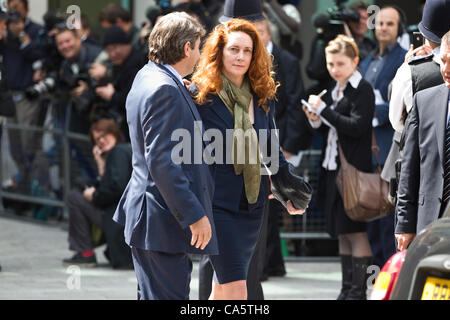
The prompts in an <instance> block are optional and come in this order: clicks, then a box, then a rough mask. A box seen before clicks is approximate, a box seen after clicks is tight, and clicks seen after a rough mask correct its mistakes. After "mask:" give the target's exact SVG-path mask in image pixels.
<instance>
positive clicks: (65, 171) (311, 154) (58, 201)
mask: <svg viewBox="0 0 450 320" xmlns="http://www.w3.org/2000/svg"><path fill="white" fill-rule="evenodd" d="M69 123H70V114H69V115H68V119H66V124H65V125H64V128H50V127H45V126H44V127H26V126H22V125H16V124H8V123H6V124H4V125H3V130H6V131H8V132H10V131H13V130H16V131H19V132H25V131H31V132H34V133H35V134H39V135H42V136H43V135H44V134H48V135H51V136H52V137H54V140H57V141H59V142H60V143H59V144H58V145H59V147H60V150H59V156H58V158H59V160H58V161H57V162H58V163H57V164H56V165H57V166H58V167H59V169H60V170H59V172H60V174H59V176H58V178H59V179H60V182H61V192H60V193H59V196H58V197H56V196H48V195H47V196H45V197H42V196H39V195H35V194H31V193H30V192H29V191H27V190H29V188H28V187H25V188H22V190H25V192H12V191H7V190H6V191H5V190H2V188H0V211H1V210H2V208H1V206H2V202H3V199H10V200H15V201H21V202H27V203H30V204H33V205H37V206H39V205H41V206H51V207H56V208H60V209H61V210H62V214H63V217H68V208H67V197H68V193H69V192H70V190H71V189H72V188H73V186H74V185H75V182H74V180H75V178H77V176H78V175H79V173H77V172H76V170H75V172H74V170H73V169H74V167H75V166H76V162H77V161H76V160H75V159H74V156H73V150H72V149H73V144H74V143H75V144H78V145H80V144H81V145H83V148H84V149H85V150H84V156H85V157H86V158H91V159H90V160H91V161H92V163H95V162H94V160H93V156H92V153H91V144H90V141H89V137H88V136H87V135H82V134H77V133H73V132H70V131H69V130H68V124H69ZM2 157H3V156H2ZM320 158H321V151H320V150H307V151H304V152H303V153H302V158H301V161H300V164H299V166H298V167H297V168H296V171H297V173H298V174H300V175H302V176H303V177H304V178H305V179H306V180H307V181H308V182H309V183H310V184H311V186H312V188H313V190H314V193H313V199H312V201H311V204H310V206H309V209H308V212H307V214H305V215H303V216H289V215H283V217H282V221H280V226H281V232H280V237H281V238H282V239H283V240H284V241H291V240H297V242H298V241H300V243H301V245H303V246H304V245H305V244H306V242H307V241H310V240H313V239H330V236H329V235H328V233H326V232H325V225H326V224H325V216H324V214H323V212H321V210H320V209H319V208H318V205H317V202H316V199H317V186H318V179H319V172H320ZM47 174H49V173H48V172H47ZM3 178H5V177H4V175H3V172H2V166H1V165H0V181H1V182H3V181H4V180H3ZM28 183H29V181H28Z"/></svg>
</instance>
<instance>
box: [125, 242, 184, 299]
mask: <svg viewBox="0 0 450 320" xmlns="http://www.w3.org/2000/svg"><path fill="white" fill-rule="evenodd" d="M131 253H132V256H133V264H134V270H135V272H136V278H137V281H138V292H137V298H138V300H189V291H190V282H191V272H192V261H191V259H190V258H189V256H188V255H187V254H185V253H177V254H172V253H167V252H158V251H149V250H143V249H138V248H131Z"/></svg>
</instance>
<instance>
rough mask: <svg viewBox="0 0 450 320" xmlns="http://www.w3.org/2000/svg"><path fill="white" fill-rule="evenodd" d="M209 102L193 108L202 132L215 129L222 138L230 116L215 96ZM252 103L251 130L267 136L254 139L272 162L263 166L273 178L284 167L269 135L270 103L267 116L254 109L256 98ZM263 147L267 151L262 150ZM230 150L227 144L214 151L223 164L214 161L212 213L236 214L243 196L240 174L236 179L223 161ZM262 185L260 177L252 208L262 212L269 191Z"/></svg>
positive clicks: (271, 127) (231, 122) (230, 126)
mask: <svg viewBox="0 0 450 320" xmlns="http://www.w3.org/2000/svg"><path fill="white" fill-rule="evenodd" d="M211 98H212V101H211V102H209V103H207V104H204V105H200V106H197V108H198V111H199V113H200V115H201V117H202V120H203V125H204V126H205V130H209V129H218V130H219V131H220V133H221V135H222V137H226V135H227V130H231V129H234V119H233V116H232V114H231V113H230V111H229V110H228V109H227V107H226V106H225V104H224V103H223V102H222V100H221V99H220V98H219V97H218V96H217V95H216V96H211ZM253 101H254V108H255V123H254V125H253V127H254V128H255V130H256V133H257V134H259V133H260V130H261V132H265V133H267V138H266V139H263V135H262V134H259V135H258V137H259V139H258V142H259V147H260V150H267V152H266V151H263V154H265V155H267V156H268V157H270V158H271V159H272V161H271V162H270V163H269V162H266V163H267V164H268V167H269V168H271V169H275V171H274V172H272V173H273V174H275V173H276V172H277V171H278V168H280V167H282V166H284V165H287V162H286V160H285V159H284V156H283V153H282V152H281V151H280V147H279V142H278V139H277V138H276V137H274V136H273V132H271V131H272V130H274V129H275V126H274V121H273V112H274V107H273V101H270V103H269V104H268V105H269V106H270V111H269V113H268V114H267V115H266V112H265V111H264V110H263V109H262V108H260V107H258V106H257V101H258V98H257V96H256V95H254V96H253ZM229 132H231V131H229ZM272 138H273V140H272ZM231 141H232V139H231ZM223 142H224V144H223V147H225V142H226V140H225V139H224V141H223ZM271 143H272V144H271ZM266 147H267V149H265V148H266ZM231 150H232V143H231V142H230V143H229V144H228V145H227V146H226V148H224V149H223V150H222V151H221V152H218V150H217V149H216V150H214V151H215V152H214V154H215V155H216V156H217V155H218V154H220V153H221V154H222V155H223V161H222V163H220V161H218V159H219V157H216V164H215V183H216V188H215V192H214V201H213V205H214V209H220V210H225V211H229V212H238V211H239V203H240V201H241V197H242V194H243V192H244V178H243V175H242V174H241V175H236V174H235V173H234V166H233V165H232V164H230V162H228V161H226V159H227V158H231V157H230V152H231ZM227 151H228V152H227ZM272 155H273V157H272ZM263 161H264V160H262V162H263ZM276 161H278V164H277V163H276ZM265 182H267V181H265V179H264V177H263V179H261V188H260V190H259V195H258V200H257V202H256V204H255V207H260V209H261V210H262V209H263V204H264V203H265V201H266V200H267V197H268V195H269V190H268V188H267V187H266V186H265Z"/></svg>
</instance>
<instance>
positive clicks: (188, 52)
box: [184, 41, 192, 58]
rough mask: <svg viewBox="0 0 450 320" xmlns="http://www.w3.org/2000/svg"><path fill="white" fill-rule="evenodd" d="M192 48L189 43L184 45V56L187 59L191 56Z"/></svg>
mask: <svg viewBox="0 0 450 320" xmlns="http://www.w3.org/2000/svg"><path fill="white" fill-rule="evenodd" d="M191 52H192V48H191V43H190V42H189V41H188V42H186V43H185V44H184V56H185V57H186V58H189V57H190V56H191Z"/></svg>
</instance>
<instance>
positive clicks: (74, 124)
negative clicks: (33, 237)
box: [55, 27, 102, 134]
mask: <svg viewBox="0 0 450 320" xmlns="http://www.w3.org/2000/svg"><path fill="white" fill-rule="evenodd" d="M55 42H56V47H57V48H58V51H59V53H60V54H61V55H62V56H63V58H64V60H63V61H62V64H61V66H60V69H59V74H58V80H59V86H58V94H60V95H61V100H63V101H65V102H67V103H68V104H70V105H71V107H72V110H71V123H70V125H69V128H70V131H73V132H78V133H83V134H87V133H88V132H89V126H90V122H91V117H90V116H91V112H92V105H93V101H94V97H95V94H94V91H93V90H94V88H93V82H92V79H91V78H90V77H89V74H88V71H89V69H90V67H91V65H92V63H93V62H94V61H95V60H96V58H97V57H98V56H99V54H100V52H101V51H102V49H101V48H100V47H97V46H94V45H91V44H89V43H82V40H81V38H80V37H79V35H78V33H77V32H76V30H75V29H74V30H71V29H68V28H65V27H61V28H59V29H58V30H57V32H56V34H55Z"/></svg>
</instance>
